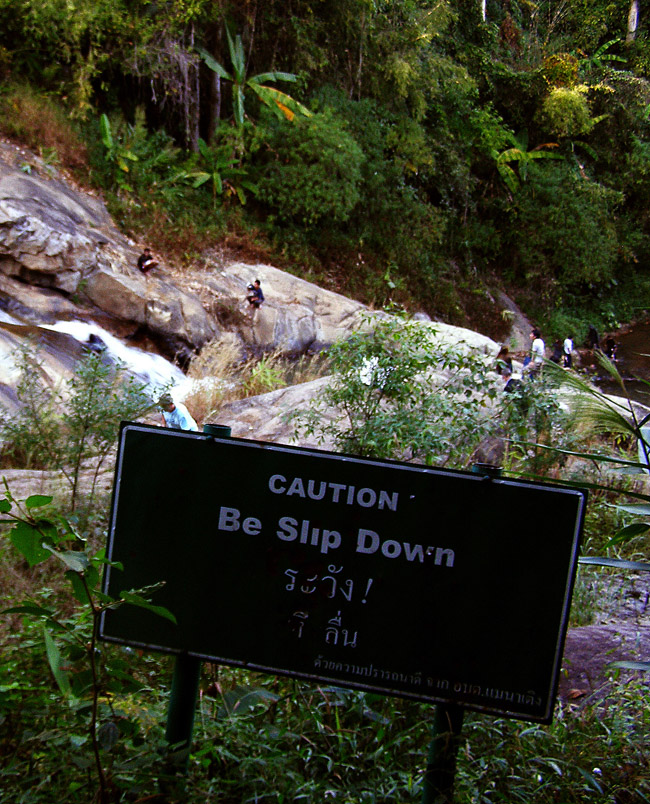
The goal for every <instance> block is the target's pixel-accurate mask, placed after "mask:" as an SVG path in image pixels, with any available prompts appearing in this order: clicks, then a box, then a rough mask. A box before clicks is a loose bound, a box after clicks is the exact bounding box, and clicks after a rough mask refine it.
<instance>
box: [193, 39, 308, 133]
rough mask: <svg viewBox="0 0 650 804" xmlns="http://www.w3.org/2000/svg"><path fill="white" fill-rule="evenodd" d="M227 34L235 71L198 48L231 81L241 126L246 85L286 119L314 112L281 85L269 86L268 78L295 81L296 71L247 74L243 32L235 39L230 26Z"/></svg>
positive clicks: (207, 61)
mask: <svg viewBox="0 0 650 804" xmlns="http://www.w3.org/2000/svg"><path fill="white" fill-rule="evenodd" d="M226 36H227V37H228V50H229V53H230V61H231V63H232V72H228V70H226V69H225V67H223V66H222V65H221V64H220V63H219V62H218V61H216V60H215V59H214V58H213V57H212V56H211V55H210V54H209V53H208V52H207V51H206V50H204V49H203V48H199V49H198V52H199V53H200V54H201V57H202V59H203V61H204V62H205V64H206V65H207V66H208V67H209V68H210V69H211V70H213V71H214V72H215V73H216V74H217V75H218V76H219V78H223V79H224V80H226V81H229V82H230V83H231V84H232V103H233V117H234V119H235V123H236V124H237V126H239V127H240V128H241V127H242V126H243V125H244V118H245V94H246V90H247V89H249V90H251V91H252V92H253V93H254V94H255V95H256V96H257V98H258V99H259V100H260V101H261V102H262V103H263V104H265V105H266V106H268V107H269V108H271V109H272V110H273V111H274V112H276V113H277V114H278V115H280V116H281V117H284V118H286V119H287V120H293V118H294V117H295V115H296V112H299V113H300V114H302V115H305V116H306V117H309V116H310V115H311V112H310V111H309V109H307V107H306V106H303V105H302V104H301V103H298V101H296V100H294V99H293V98H292V97H291V96H290V95H287V94H286V93H285V92H281V91H280V90H279V89H276V88H275V87H272V86H269V84H268V83H267V82H269V81H289V82H294V83H295V81H296V76H295V75H294V74H293V73H285V72H279V71H272V72H265V73H259V74H257V75H251V76H249V75H247V72H246V57H245V54H244V44H243V42H242V38H241V36H240V35H239V34H237V36H236V37H235V39H234V41H233V38H232V36H231V35H230V31H229V30H228V29H227V28H226Z"/></svg>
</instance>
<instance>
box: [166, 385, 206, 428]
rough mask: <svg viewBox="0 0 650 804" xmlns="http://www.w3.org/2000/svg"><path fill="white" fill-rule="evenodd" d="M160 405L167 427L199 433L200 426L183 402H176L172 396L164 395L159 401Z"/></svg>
mask: <svg viewBox="0 0 650 804" xmlns="http://www.w3.org/2000/svg"><path fill="white" fill-rule="evenodd" d="M158 405H159V406H160V408H161V410H162V417H163V421H164V422H165V427H173V428H174V429H175V430H193V431H194V432H198V429H199V428H198V425H197V423H196V422H195V421H194V419H193V418H192V416H191V414H190V412H189V410H188V409H187V408H186V407H185V405H183V404H182V403H181V402H174V400H173V398H172V395H171V394H163V395H162V396H161V397H160V399H159V400H158Z"/></svg>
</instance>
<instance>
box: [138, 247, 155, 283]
mask: <svg viewBox="0 0 650 804" xmlns="http://www.w3.org/2000/svg"><path fill="white" fill-rule="evenodd" d="M156 265H158V262H157V260H155V259H154V256H153V254H152V253H151V249H150V248H145V250H144V251H143V252H142V254H141V255H140V256H139V257H138V269H139V270H140V271H142V273H143V274H144V275H145V276H146V275H147V274H148V273H149V271H151V269H152V268H155V267H156Z"/></svg>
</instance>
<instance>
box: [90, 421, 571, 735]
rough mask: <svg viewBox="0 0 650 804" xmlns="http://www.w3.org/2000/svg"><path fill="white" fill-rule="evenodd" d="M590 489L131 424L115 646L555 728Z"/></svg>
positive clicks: (117, 494) (120, 523)
mask: <svg viewBox="0 0 650 804" xmlns="http://www.w3.org/2000/svg"><path fill="white" fill-rule="evenodd" d="M585 505H586V492H585V491H583V490H579V489H573V488H566V487H561V486H555V485H552V484H548V483H538V482H529V481H522V480H509V479H501V478H487V477H481V476H479V475H476V474H472V473H468V472H457V471H451V470H441V469H433V468H429V467H424V466H418V465H414V464H407V463H401V462H396V461H375V460H368V459H362V458H357V457H353V456H346V455H340V454H337V453H330V452H325V451H320V450H309V449H303V448H300V447H289V446H280V445H276V444H269V443H264V442H257V441H249V440H244V439H224V438H215V437H212V436H209V435H204V434H199V433H189V432H183V431H178V430H168V429H165V428H158V427H151V426H147V425H141V424H131V423H128V422H125V423H123V425H122V428H121V431H120V438H119V453H118V460H117V465H116V472H115V483H114V489H113V500H112V505H111V521H110V528H109V538H108V550H107V556H108V559H109V560H110V561H113V562H114V561H117V562H120V563H121V564H122V565H123V567H124V569H123V571H120V570H117V569H115V568H111V567H108V568H107V570H106V572H105V577H104V586H103V588H104V591H105V592H106V593H107V594H110V595H112V596H114V597H119V593H120V591H121V590H123V589H132V588H140V587H144V586H148V585H150V584H155V583H157V582H160V581H165V586H164V588H163V589H162V591H161V592H159V593H157V594H156V596H155V598H154V600H153V602H154V603H155V604H158V605H163V606H166V607H167V608H169V609H170V610H171V611H172V612H173V613H174V614H175V616H176V617H177V620H178V625H177V626H174V625H172V624H171V623H170V622H168V621H167V620H165V619H163V618H161V617H158V616H156V615H155V614H153V613H151V612H149V611H146V610H143V609H139V608H135V607H133V606H128V605H125V606H122V607H119V608H117V609H115V610H112V611H111V610H109V611H107V612H106V613H105V614H104V615H103V617H102V622H101V626H100V636H101V637H102V638H103V639H105V640H107V641H112V642H117V643H120V644H126V645H131V646H134V647H139V648H145V649H152V650H157V651H163V652H167V653H174V654H188V655H190V656H195V657H198V658H200V659H205V660H208V661H214V662H218V663H222V664H228V665H234V666H242V667H248V668H250V669H252V670H259V671H263V672H268V673H273V674H280V675H289V676H295V677H299V678H304V679H308V680H311V681H318V682H324V683H331V684H335V685H339V686H344V687H350V688H354V689H362V690H371V691H374V692H379V693H382V694H388V695H397V696H401V697H406V698H414V699H416V700H421V701H430V702H447V703H453V704H458V705H461V706H464V707H468V708H471V709H476V710H478V711H482V712H490V713H493V714H501V715H505V716H509V717H515V718H520V719H523V720H531V721H537V722H550V720H551V717H552V711H553V705H554V701H555V695H556V688H557V681H558V676H559V671H560V664H561V658H562V651H563V645H564V638H565V633H566V628H567V622H568V615H569V607H570V601H571V593H572V588H573V583H574V578H575V572H576V567H577V558H578V547H579V542H580V534H581V529H582V523H583V518H584V510H585Z"/></svg>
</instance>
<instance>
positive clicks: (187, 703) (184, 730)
mask: <svg viewBox="0 0 650 804" xmlns="http://www.w3.org/2000/svg"><path fill="white" fill-rule="evenodd" d="M203 432H204V433H205V434H206V435H214V436H221V438H230V433H231V432H232V431H231V428H230V427H228V426H227V425H224V424H204V425H203ZM200 680H201V660H200V659H198V658H197V657H196V656H190V655H189V654H187V653H181V654H179V655H178V656H177V657H176V660H175V661H174V675H173V676H172V687H171V692H170V695H169V708H168V709H167V726H166V728H165V739H166V740H167V742H168V743H169V744H170V745H175V746H178V748H177V749H176V751H174V752H173V754H172V763H173V764H175V765H177V766H178V767H180V768H182V769H183V770H187V763H188V761H189V757H190V748H191V745H192V732H193V731H194V716H195V713H196V699H197V697H198V694H199V682H200Z"/></svg>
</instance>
